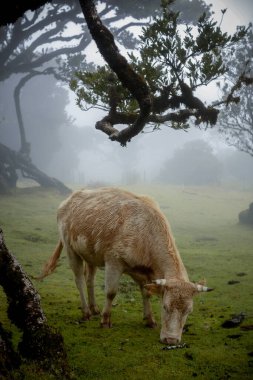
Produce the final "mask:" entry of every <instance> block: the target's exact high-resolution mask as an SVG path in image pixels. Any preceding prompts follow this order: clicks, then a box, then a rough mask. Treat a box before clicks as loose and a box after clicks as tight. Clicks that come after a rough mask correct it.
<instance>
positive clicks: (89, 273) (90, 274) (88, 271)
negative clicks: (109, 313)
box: [84, 263, 100, 315]
mask: <svg viewBox="0 0 253 380" xmlns="http://www.w3.org/2000/svg"><path fill="white" fill-rule="evenodd" d="M96 271H97V268H96V267H95V266H93V265H90V264H88V263H85V270H84V275H85V280H86V286H87V293H88V301H89V308H90V311H91V313H92V314H93V315H97V314H100V311H99V308H98V306H97V304H96V299H95V289H94V282H95V274H96Z"/></svg>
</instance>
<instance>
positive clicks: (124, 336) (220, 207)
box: [0, 185, 253, 380]
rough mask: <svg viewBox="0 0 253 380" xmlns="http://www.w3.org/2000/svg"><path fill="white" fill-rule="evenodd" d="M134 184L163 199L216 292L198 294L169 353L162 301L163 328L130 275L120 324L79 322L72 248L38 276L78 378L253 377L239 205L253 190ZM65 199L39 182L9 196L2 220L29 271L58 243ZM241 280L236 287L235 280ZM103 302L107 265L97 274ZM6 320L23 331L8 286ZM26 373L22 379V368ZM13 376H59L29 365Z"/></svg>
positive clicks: (250, 291)
mask: <svg viewBox="0 0 253 380" xmlns="http://www.w3.org/2000/svg"><path fill="white" fill-rule="evenodd" d="M128 189H130V190H133V191H136V192H137V193H141V194H144V193H145V194H148V195H151V196H152V197H154V198H155V199H156V200H157V201H158V202H159V204H160V206H161V209H162V210H163V212H164V213H165V214H166V216H167V218H168V220H169V221H170V224H171V228H172V231H173V234H174V236H175V238H176V243H177V246H178V249H179V251H180V253H181V256H182V258H183V261H184V263H185V266H186V268H187V270H188V273H189V276H190V279H191V280H192V281H198V280H200V279H203V278H205V279H206V281H207V285H208V286H209V287H214V288H215V291H213V292H211V293H207V294H204V293H203V294H201V295H199V296H197V297H196V298H195V302H194V311H193V313H192V314H191V315H190V316H189V318H188V320H187V331H186V332H185V333H184V334H183V341H184V342H186V343H187V348H182V349H177V350H171V351H165V350H162V348H163V345H162V344H160V343H159V331H160V302H159V299H158V298H156V297H154V298H153V299H152V305H153V309H154V312H155V316H156V319H157V322H158V328H157V329H148V328H146V327H145V326H144V323H143V321H142V302H141V297H140V294H139V290H138V288H137V286H136V285H135V284H134V283H133V282H132V280H131V278H129V277H127V276H123V277H122V280H121V286H120V291H119V293H118V295H117V298H116V301H115V306H114V308H113V315H112V322H113V328H112V329H101V328H100V327H99V321H100V318H99V317H94V318H93V319H92V320H91V321H89V322H85V323H79V322H78V321H79V319H80V317H81V311H80V309H79V295H78V292H77V290H76V287H75V283H74V279H73V275H72V272H71V270H70V269H69V266H68V262H67V259H66V254H65V253H64V254H63V255H62V258H61V261H60V263H61V265H60V266H59V267H58V268H57V270H56V272H55V273H54V274H53V275H52V276H50V277H48V278H46V279H45V280H44V281H43V282H36V281H34V285H35V287H36V289H37V290H38V291H39V293H40V295H41V302H42V307H43V309H44V311H45V313H46V315H47V318H48V323H49V324H50V325H51V326H55V327H57V328H58V329H59V331H60V332H61V333H62V335H63V337H64V341H65V345H66V348H67V351H68V356H69V362H70V365H71V367H72V369H73V375H74V376H75V378H76V379H93V380H94V379H98V380H99V379H101V380H102V379H108V380H109V379H110V380H114V379H115V380H121V379H122V380H124V379H133V380H143V379H147V380H148V379H156V380H163V379H178V380H179V379H184V380H186V379H190V378H197V379H203V380H209V379H210V380H213V379H238V380H242V379H244V380H246V379H253V357H252V356H253V331H252V330H249V331H246V330H245V329H242V328H241V327H243V326H249V325H253V302H252V301H253V228H252V227H249V226H243V225H240V224H239V223H238V213H239V212H240V211H241V210H243V209H246V208H247V207H248V205H249V203H250V202H252V200H253V192H252V191H251V192H250V191H233V190H231V189H223V188H211V187H210V188H202V187H201V188H200V187H198V188H197V187H196V188H193V187H191V188H185V187H184V188H183V187H172V186H170V187H169V186H151V185H145V186H132V187H131V188H130V187H128ZM62 199H63V197H61V196H60V195H58V194H56V193H54V192H48V191H42V190H40V189H39V188H34V189H20V190H19V191H17V193H16V195H15V196H11V197H10V196H2V197H0V226H1V227H2V228H3V231H4V236H5V242H6V245H7V246H8V248H9V249H10V250H11V251H12V253H14V255H15V256H16V257H17V259H18V260H19V262H20V263H21V264H22V266H23V268H24V269H25V270H26V272H27V273H28V274H29V275H37V274H39V273H40V270H41V268H42V266H43V264H44V262H45V261H46V260H47V258H48V257H49V256H50V255H51V253H52V251H53V249H54V246H55V244H56V242H57V239H58V235H57V226H56V210H57V207H58V205H59V203H60V202H61V200H62ZM231 280H235V281H238V283H236V284H233V285H229V284H228V281H231ZM96 293H97V298H98V303H99V305H100V307H101V308H102V305H103V300H104V295H103V271H99V272H98V275H97V281H96ZM0 305H1V308H0V321H1V322H2V323H3V325H4V327H5V328H6V329H8V330H10V331H12V332H13V339H14V341H15V343H16V344H17V342H18V339H19V336H20V335H19V332H18V331H17V330H16V328H15V327H14V326H12V325H11V324H10V322H9V321H8V318H7V315H6V299H5V295H4V293H3V291H2V290H1V289H0ZM240 312H244V313H245V320H244V321H243V323H242V324H241V326H239V327H236V328H231V329H224V328H223V327H222V326H221V325H222V323H223V322H224V321H225V320H227V319H230V318H231V315H233V314H238V313H240ZM21 372H22V373H23V377H22V376H21V377H19V376H20V373H21ZM20 373H18V372H16V373H14V374H13V379H18V378H24V379H26V380H29V379H38V376H39V377H40V379H41V380H44V379H50V378H52V377H50V375H49V374H46V373H39V374H38V373H36V367H35V366H33V365H31V364H30V365H28V364H24V365H22V367H21V370H20Z"/></svg>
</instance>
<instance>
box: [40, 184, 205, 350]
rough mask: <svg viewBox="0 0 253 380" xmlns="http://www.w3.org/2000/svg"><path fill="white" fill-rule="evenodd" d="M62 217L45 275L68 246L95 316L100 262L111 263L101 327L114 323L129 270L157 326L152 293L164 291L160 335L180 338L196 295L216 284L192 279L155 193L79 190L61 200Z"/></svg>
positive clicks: (171, 340) (87, 311) (87, 308)
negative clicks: (114, 310)
mask: <svg viewBox="0 0 253 380" xmlns="http://www.w3.org/2000/svg"><path fill="white" fill-rule="evenodd" d="M57 221H58V227H59V234H60V240H59V242H58V245H57V247H56V249H55V251H54V253H53V255H52V257H51V258H50V260H49V261H48V263H47V264H46V265H45V268H44V271H43V273H42V275H41V276H40V278H44V277H46V276H47V275H48V274H50V273H51V272H53V271H54V269H55V268H56V265H57V261H58V259H59V257H60V254H61V251H62V248H63V246H65V247H66V249H67V254H68V258H69V262H70V266H71V268H72V270H73V272H74V275H75V281H76V286H77V288H78V290H79V293H80V297H81V305H82V311H83V317H84V319H89V318H90V316H91V315H92V314H98V313H99V310H98V307H97V305H96V302H95V295H94V276H95V272H96V269H97V267H105V294H106V301H105V305H104V308H103V311H102V319H101V326H103V327H110V326H111V307H112V302H113V299H114V297H115V295H116V293H117V289H118V285H119V280H120V277H121V275H122V274H123V273H127V274H129V275H130V276H131V277H132V278H133V279H134V280H135V281H136V282H137V284H139V286H140V289H141V293H142V297H143V305H144V319H145V320H146V322H147V325H148V326H150V327H154V326H156V322H155V320H154V317H153V315H152V310H151V306H150V296H151V295H152V294H160V295H161V297H162V311H161V325H162V327H161V333H160V340H161V342H163V343H166V344H176V343H178V342H180V340H181V335H182V331H183V327H184V324H185V321H186V318H187V316H188V314H189V313H190V312H191V311H192V307H193V296H194V295H195V294H197V293H199V292H202V291H209V290H212V289H209V288H207V287H206V286H203V285H201V284H196V283H192V282H190V281H189V278H188V275H187V272H186V269H185V267H184V265H183V262H182V260H181V257H180V255H179V252H178V250H177V248H176V245H175V241H174V239H173V236H172V233H171V230H170V227H169V224H168V221H167V219H166V217H165V216H164V215H163V213H162V212H161V210H160V209H159V206H158V205H157V204H156V203H155V202H154V201H153V200H152V199H151V198H149V197H147V196H140V195H136V194H133V193H131V192H128V191H125V190H121V189H118V188H101V189H95V190H81V191H76V192H74V193H73V194H72V195H71V196H70V197H69V198H67V199H66V200H65V201H63V202H62V203H61V205H60V207H59V209H58V213H57ZM84 263H86V265H84ZM84 268H86V269H84ZM84 272H86V273H85V275H84ZM85 279H86V285H87V292H88V302H87V301H86V299H85V294H84V285H85Z"/></svg>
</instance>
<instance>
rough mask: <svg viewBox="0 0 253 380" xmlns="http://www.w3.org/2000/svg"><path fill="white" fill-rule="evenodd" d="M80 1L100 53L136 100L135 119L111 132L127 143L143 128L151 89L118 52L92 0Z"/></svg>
mask: <svg viewBox="0 0 253 380" xmlns="http://www.w3.org/2000/svg"><path fill="white" fill-rule="evenodd" d="M80 5H81V8H82V11H83V13H84V17H85V19H86V22H87V25H88V28H89V30H90V33H91V35H92V38H93V39H94V41H95V42H96V44H97V47H98V49H99V51H100V53H101V54H102V56H103V57H104V59H105V61H106V62H107V63H108V65H109V66H110V68H111V69H112V70H113V71H114V72H115V73H116V74H117V76H118V78H119V80H120V81H121V83H122V84H123V86H124V87H126V88H127V89H128V90H129V91H130V93H131V94H132V95H133V97H134V98H135V99H136V100H137V102H138V103H139V107H140V111H139V115H138V117H137V119H136V121H135V122H134V123H133V124H132V125H130V126H128V127H127V128H125V129H123V130H122V131H117V130H116V131H115V132H113V133H112V134H111V135H110V139H111V140H116V141H118V142H120V143H121V145H126V143H127V142H128V141H130V140H131V138H132V137H134V136H136V135H137V134H138V133H140V132H141V131H142V129H143V128H144V126H145V124H146V122H147V118H148V116H149V114H150V112H151V106H152V100H151V94H150V90H149V87H148V85H147V84H146V82H145V80H144V79H143V78H142V77H141V76H140V75H139V74H137V73H136V72H135V71H134V70H133V68H132V67H131V66H130V65H129V64H128V62H127V60H126V59H125V58H124V57H123V56H122V55H121V54H120V52H119V50H118V48H117V46H116V45H115V42H114V38H113V35H112V34H111V32H110V31H109V30H108V29H107V28H106V27H105V26H104V25H103V24H102V22H101V20H100V18H99V16H98V14H97V10H96V7H95V5H94V2H93V1H92V0H80Z"/></svg>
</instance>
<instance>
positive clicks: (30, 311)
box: [0, 229, 70, 378]
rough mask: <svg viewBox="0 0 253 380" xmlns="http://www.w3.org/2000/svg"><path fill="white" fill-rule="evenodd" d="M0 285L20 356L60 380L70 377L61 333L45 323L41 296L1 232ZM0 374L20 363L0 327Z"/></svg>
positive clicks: (6, 334)
mask: <svg viewBox="0 0 253 380" xmlns="http://www.w3.org/2000/svg"><path fill="white" fill-rule="evenodd" d="M0 285H1V286H2V287H3V289H4V291H5V294H6V296H7V301H8V309H7V313H8V317H9V319H10V321H11V322H12V323H14V324H15V325H16V326H17V327H18V328H19V329H20V331H22V333H23V334H22V336H21V340H20V342H19V344H18V351H19V354H20V355H21V357H23V358H26V359H28V360H33V361H36V362H37V364H38V366H39V367H40V368H42V369H44V370H47V371H49V372H51V373H53V374H54V375H56V376H57V377H59V378H69V375H70V368H69V365H68V361H67V355H66V351H65V348H64V343H63V338H62V336H61V334H59V333H58V332H57V331H54V330H53V329H52V328H51V327H50V326H49V325H48V324H47V320H46V317H45V314H44V312H43V310H42V308H41V305H40V297H39V295H38V293H37V291H36V290H35V289H34V287H33V284H32V282H31V281H30V279H29V278H28V277H27V275H26V273H25V272H24V271H23V269H22V267H21V265H20V264H19V263H18V262H17V260H16V258H15V257H14V256H13V255H12V253H11V252H10V251H9V250H8V248H7V246H6V245H5V241H4V237H3V231H2V230H1V229H0ZM0 354H1V355H0V375H1V377H2V376H3V377H4V378H11V376H9V373H10V370H12V369H14V368H16V367H18V366H19V365H20V363H21V360H20V357H19V354H17V353H16V352H15V351H14V349H13V346H12V344H11V340H10V335H9V334H8V333H7V332H6V331H5V330H4V328H3V326H2V325H1V324H0Z"/></svg>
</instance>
